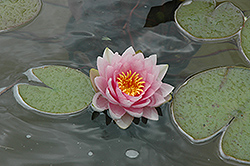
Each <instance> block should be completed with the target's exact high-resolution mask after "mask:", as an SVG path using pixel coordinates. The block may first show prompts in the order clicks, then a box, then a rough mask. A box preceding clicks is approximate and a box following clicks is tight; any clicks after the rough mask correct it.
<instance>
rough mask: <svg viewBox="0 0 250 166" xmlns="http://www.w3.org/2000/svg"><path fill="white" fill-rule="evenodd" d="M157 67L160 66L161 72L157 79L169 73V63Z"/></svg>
mask: <svg viewBox="0 0 250 166" xmlns="http://www.w3.org/2000/svg"><path fill="white" fill-rule="evenodd" d="M157 67H159V68H160V73H159V75H158V77H157V80H159V81H160V80H162V79H163V77H164V76H165V74H166V73H167V71H168V65H167V64H166V65H157Z"/></svg>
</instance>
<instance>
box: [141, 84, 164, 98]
mask: <svg viewBox="0 0 250 166" xmlns="http://www.w3.org/2000/svg"><path fill="white" fill-rule="evenodd" d="M161 85H162V82H160V81H154V82H153V83H152V85H151V86H150V87H149V88H148V90H147V91H146V92H145V94H144V96H143V99H148V98H149V97H151V96H152V95H154V93H155V92H156V91H157V90H158V89H159V88H160V87H161Z"/></svg>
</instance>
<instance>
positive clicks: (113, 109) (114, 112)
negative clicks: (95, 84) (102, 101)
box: [108, 103, 126, 119]
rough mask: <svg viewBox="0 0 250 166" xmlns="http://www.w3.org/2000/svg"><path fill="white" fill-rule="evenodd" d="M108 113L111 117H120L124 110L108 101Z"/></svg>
mask: <svg viewBox="0 0 250 166" xmlns="http://www.w3.org/2000/svg"><path fill="white" fill-rule="evenodd" d="M108 106H109V114H110V116H111V118H112V119H121V117H122V116H123V115H124V114H125V113H126V111H125V110H124V109H123V108H122V107H121V106H119V105H116V104H112V103H109V105H108Z"/></svg>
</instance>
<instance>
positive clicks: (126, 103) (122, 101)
mask: <svg viewBox="0 0 250 166" xmlns="http://www.w3.org/2000/svg"><path fill="white" fill-rule="evenodd" d="M116 94H117V97H118V99H119V102H120V104H121V105H122V106H124V107H130V106H131V105H132V104H133V103H134V102H132V101H131V100H128V99H127V98H126V97H125V96H124V93H123V92H122V91H121V90H120V88H119V87H116Z"/></svg>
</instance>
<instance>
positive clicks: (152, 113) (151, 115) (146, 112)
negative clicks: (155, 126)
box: [142, 107, 159, 121]
mask: <svg viewBox="0 0 250 166" xmlns="http://www.w3.org/2000/svg"><path fill="white" fill-rule="evenodd" d="M142 116H143V117H145V118H147V119H150V120H155V121H157V120H159V116H158V112H157V111H156V109H155V108H154V107H145V108H144V109H143V115H142Z"/></svg>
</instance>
